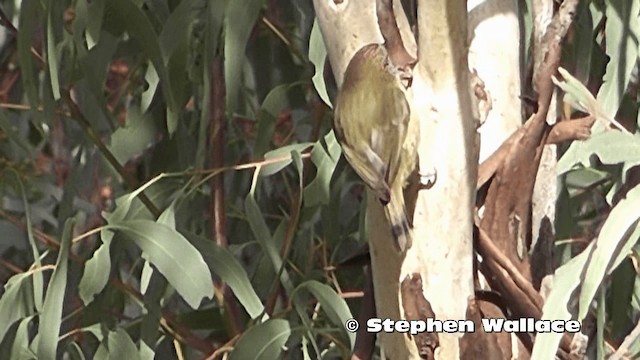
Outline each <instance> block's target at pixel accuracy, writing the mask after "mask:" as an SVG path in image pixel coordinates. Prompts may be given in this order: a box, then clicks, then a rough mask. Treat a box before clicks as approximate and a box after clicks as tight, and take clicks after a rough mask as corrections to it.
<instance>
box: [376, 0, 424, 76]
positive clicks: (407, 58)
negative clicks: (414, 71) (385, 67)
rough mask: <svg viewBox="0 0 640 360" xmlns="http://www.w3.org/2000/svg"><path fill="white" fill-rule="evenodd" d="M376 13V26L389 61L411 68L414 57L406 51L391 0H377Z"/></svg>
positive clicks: (414, 60) (400, 66) (401, 66)
mask: <svg viewBox="0 0 640 360" xmlns="http://www.w3.org/2000/svg"><path fill="white" fill-rule="evenodd" d="M376 13H377V15H378V26H379V27H380V32H381V33H382V37H383V38H384V41H385V47H386V48H387V51H388V52H389V57H390V58H391V61H392V62H393V63H394V64H395V65H396V66H397V67H399V68H403V69H404V68H407V67H409V68H412V67H413V65H415V63H416V59H415V58H414V57H413V56H411V55H410V54H409V52H407V49H405V47H404V44H403V43H402V37H401V36H400V29H398V23H397V22H396V16H395V13H394V12H393V0H378V1H377V2H376Z"/></svg>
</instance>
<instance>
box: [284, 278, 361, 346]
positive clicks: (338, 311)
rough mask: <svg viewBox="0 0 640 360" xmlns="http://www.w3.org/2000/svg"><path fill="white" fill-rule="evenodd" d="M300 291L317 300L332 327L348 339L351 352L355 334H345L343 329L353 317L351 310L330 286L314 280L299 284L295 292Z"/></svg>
mask: <svg viewBox="0 0 640 360" xmlns="http://www.w3.org/2000/svg"><path fill="white" fill-rule="evenodd" d="M300 289H305V290H307V291H309V292H310V293H311V294H312V295H313V297H315V298H316V299H317V300H318V302H319V303H320V306H322V309H323V310H324V311H325V313H327V316H328V317H329V319H330V320H331V322H333V324H334V325H336V326H337V327H339V328H340V329H341V330H342V331H343V333H344V334H346V335H347V336H348V337H349V341H350V343H351V350H353V347H354V345H355V341H356V334H355V333H351V332H347V331H346V330H345V328H344V323H345V322H346V321H347V320H348V319H351V318H353V315H351V310H349V306H347V303H346V302H345V301H344V299H343V298H341V297H340V295H338V293H336V292H335V290H333V289H332V288H331V287H330V286H328V285H325V284H322V283H320V282H318V281H315V280H309V281H306V282H304V283H302V284H300V285H299V286H298V288H297V289H296V291H298V290H300ZM294 292H295V291H294Z"/></svg>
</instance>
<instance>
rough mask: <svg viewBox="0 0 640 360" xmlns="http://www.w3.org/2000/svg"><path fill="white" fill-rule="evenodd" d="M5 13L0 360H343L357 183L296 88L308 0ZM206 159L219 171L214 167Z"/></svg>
mask: <svg viewBox="0 0 640 360" xmlns="http://www.w3.org/2000/svg"><path fill="white" fill-rule="evenodd" d="M1 7H2V10H3V11H4V13H5V14H6V15H7V18H8V20H9V22H10V23H14V24H19V26H18V27H19V29H18V30H17V31H12V30H11V26H10V25H8V30H6V33H7V39H6V41H5V43H4V46H3V50H2V52H1V54H2V68H3V74H4V75H3V77H2V93H1V94H0V95H1V96H2V99H1V101H0V102H1V103H2V108H3V109H2V111H1V112H0V129H1V133H2V142H1V143H0V146H1V150H0V153H1V154H2V165H1V166H2V171H1V172H0V181H1V185H2V187H1V189H2V202H3V206H2V208H3V210H2V211H1V212H0V216H1V220H0V227H1V228H2V231H3V232H4V234H5V236H3V237H2V248H1V251H2V260H3V261H2V263H3V264H4V266H3V268H2V279H3V282H4V283H5V287H4V292H3V293H2V297H1V298H0V324H2V325H0V339H3V340H2V342H1V344H0V347H1V348H2V350H1V351H2V353H3V354H11V358H17V357H20V358H36V357H37V358H43V359H44V358H57V357H60V356H69V357H72V358H85V357H86V358H93V357H96V358H103V357H117V356H119V357H122V358H137V357H140V358H152V357H158V358H175V357H176V356H180V357H181V356H184V357H187V358H194V357H201V356H203V355H205V356H209V355H212V354H213V353H214V351H216V350H217V351H218V353H216V356H218V355H221V354H223V353H225V352H230V355H231V358H239V359H246V358H265V359H270V358H275V357H277V356H278V354H279V353H281V352H282V351H283V349H285V347H284V346H285V345H286V348H288V349H290V350H288V351H287V352H288V353H290V356H294V357H297V356H299V355H295V354H301V352H300V351H303V352H304V353H305V354H307V356H313V357H316V356H320V354H322V356H323V357H327V358H341V357H343V356H346V354H348V353H349V352H350V349H351V348H352V346H353V342H354V335H353V334H350V333H346V331H345V330H344V328H343V326H342V324H343V323H344V321H345V320H346V319H348V318H351V317H352V311H355V310H356V309H357V306H358V303H359V301H358V300H357V299H356V300H353V301H352V300H348V302H347V300H345V298H347V296H346V295H347V294H349V292H348V291H347V292H343V291H342V289H341V285H340V284H349V287H353V288H357V287H358V285H357V284H359V283H360V282H361V280H362V277H363V274H362V272H360V271H356V272H353V271H351V269H349V268H344V267H340V266H338V264H340V262H341V261H343V260H344V259H346V258H348V257H349V256H350V255H351V254H353V253H354V252H355V251H357V250H358V249H360V248H361V247H362V243H361V242H360V238H361V237H362V236H360V235H358V229H359V223H360V222H361V219H360V217H359V216H358V211H359V205H356V206H354V204H358V201H356V200H357V198H358V197H360V196H361V193H362V186H361V185H359V184H358V183H357V182H356V181H354V176H353V175H352V174H351V173H350V171H345V169H346V167H345V166H344V165H343V164H342V163H339V158H340V155H341V152H340V148H339V145H338V144H337V142H336V140H335V138H334V137H333V135H332V133H330V132H328V131H329V129H330V125H329V122H328V120H329V111H328V110H329V109H328V107H327V106H326V105H325V104H324V103H323V102H322V100H320V98H319V97H318V96H317V95H316V91H315V89H314V87H313V85H312V82H311V77H312V76H313V74H314V67H313V65H312V63H311V61H310V60H309V58H308V56H307V55H306V54H308V53H310V52H311V53H315V54H317V55H314V56H315V57H316V58H317V57H318V56H320V57H322V55H321V54H322V49H323V48H324V44H322V39H321V37H318V36H316V37H315V40H314V41H313V43H312V45H313V48H312V49H309V46H308V41H309V40H308V39H309V37H310V34H311V28H312V25H313V20H314V15H313V9H312V6H311V4H310V2H307V3H298V2H291V3H287V4H286V6H282V7H272V6H269V7H266V6H265V3H264V1H259V0H257V1H246V2H245V1H227V2H224V1H203V0H182V1H179V0H167V1H162V0H161V1H137V0H109V1H106V0H93V1H86V0H73V1H44V2H38V1H30V0H27V1H24V2H22V4H20V6H19V8H16V7H14V5H13V3H12V2H4V3H2V4H1ZM318 54H319V55H318ZM221 58H224V65H223V67H224V68H223V71H222V72H223V74H224V79H225V81H224V83H222V78H221V77H220V76H219V75H218V74H217V73H215V71H216V70H215V69H214V67H212V66H211V64H212V63H214V62H216V61H217V60H216V59H221ZM314 61H319V62H318V63H323V60H314ZM317 70H318V74H319V76H320V78H321V79H322V74H323V70H324V68H323V66H319V67H318V68H317ZM322 83H324V81H323V80H322ZM219 84H223V86H224V87H225V90H226V91H225V92H226V97H225V99H226V100H225V105H226V106H225V107H224V109H226V110H225V114H226V115H227V116H226V118H227V120H226V121H225V122H224V123H223V124H222V126H223V128H224V129H223V130H222V131H224V135H225V137H223V138H222V139H224V141H225V143H224V144H222V146H221V147H217V146H216V144H210V143H209V142H210V137H213V136H215V135H214V134H215V131H219V130H214V128H215V127H218V126H220V124H219V123H215V120H213V118H214V115H212V114H213V113H214V112H215V111H216V110H217V109H218V108H219V107H220V106H221V105H220V104H219V103H216V102H215V101H216V100H215V99H212V97H213V96H215V95H214V87H215V86H218V85H219ZM330 91H331V90H330ZM213 149H223V150H224V158H223V160H224V164H231V165H233V166H227V167H222V168H220V167H217V168H214V167H212V161H210V159H209V158H210V157H211V155H210V154H212V151H213ZM216 151H217V150H216ZM262 159H264V160H262ZM235 164H243V165H235ZM216 176H217V177H223V178H224V189H223V193H224V201H225V204H226V213H227V217H226V223H225V225H226V234H225V235H226V238H227V240H228V243H229V244H228V246H221V245H220V244H219V243H217V242H216V240H217V239H216V236H215V235H214V234H213V233H212V230H211V229H212V228H213V221H214V220H213V214H212V212H211V211H210V210H209V209H210V208H211V203H210V202H211V200H210V199H211V194H212V193H213V192H214V191H215V189H213V188H212V186H214V185H213V183H212V182H211V179H212V178H214V177H216ZM332 179H334V181H333V183H332V182H331V180H332ZM114 199H115V200H114ZM64 223H68V224H69V225H68V226H65V229H64V231H62V230H63V229H62V227H63V226H62V224H64ZM72 223H75V226H73V225H71V224H72ZM25 230H26V232H25ZM56 257H57V260H56ZM222 283H224V284H226V285H227V286H228V287H229V288H230V289H231V291H232V294H233V299H234V300H233V301H232V300H229V298H228V296H229V293H226V292H224V291H223V290H222V288H221V287H220V284H222ZM231 303H235V305H236V308H235V309H234V308H233V307H231V305H233V304H231ZM230 304H231V305H230ZM238 306H239V307H238ZM234 317H235V318H234ZM238 324H239V326H240V328H237V326H238ZM55 334H60V336H59V337H58V336H56V335H55ZM225 344H226V346H224V345H225ZM260 344H262V345H260ZM7 356H9V355H7Z"/></svg>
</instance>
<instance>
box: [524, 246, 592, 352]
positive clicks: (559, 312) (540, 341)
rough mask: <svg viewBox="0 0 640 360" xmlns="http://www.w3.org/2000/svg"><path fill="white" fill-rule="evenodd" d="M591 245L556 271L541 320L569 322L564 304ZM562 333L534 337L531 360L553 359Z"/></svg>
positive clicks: (579, 273) (568, 299)
mask: <svg viewBox="0 0 640 360" xmlns="http://www.w3.org/2000/svg"><path fill="white" fill-rule="evenodd" d="M590 248H591V245H590V246H589V247H588V248H587V249H586V250H584V251H583V252H581V253H580V254H579V255H577V256H576V257H574V258H573V259H571V260H569V261H568V262H567V263H566V264H564V265H562V266H561V267H559V268H558V269H557V270H556V273H555V276H554V278H553V288H552V289H551V293H549V296H548V297H547V299H546V301H545V303H544V307H543V308H542V319H543V320H564V321H568V320H571V313H569V311H567V306H566V304H569V303H570V301H571V295H572V293H573V291H574V290H575V289H576V288H577V287H578V286H579V285H580V282H581V272H582V269H583V267H584V266H585V264H586V262H587V258H588V256H589V250H590ZM561 337H562V333H554V332H544V333H539V334H537V335H536V341H535V343H534V344H533V352H532V353H531V359H532V360H548V359H553V358H555V354H556V350H557V349H558V345H559V344H560V338H561Z"/></svg>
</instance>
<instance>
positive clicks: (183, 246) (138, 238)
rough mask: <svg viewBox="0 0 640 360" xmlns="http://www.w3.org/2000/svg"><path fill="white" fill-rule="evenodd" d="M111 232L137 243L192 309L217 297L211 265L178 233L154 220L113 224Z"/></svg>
mask: <svg viewBox="0 0 640 360" xmlns="http://www.w3.org/2000/svg"><path fill="white" fill-rule="evenodd" d="M108 228H109V229H112V230H118V231H121V232H122V233H123V234H125V235H127V236H128V237H129V238H130V239H131V240H133V241H134V242H135V243H136V245H137V246H138V247H139V248H140V249H142V257H143V258H144V259H145V260H147V261H149V262H151V264H153V265H154V266H155V267H156V269H158V271H160V273H161V274H162V275H164V277H165V278H166V279H167V281H169V283H170V284H171V286H173V287H174V288H175V289H176V290H177V291H178V293H179V294H180V296H182V298H183V299H184V300H185V301H186V302H187V303H188V304H189V306H191V307H192V308H197V307H198V306H199V305H200V302H201V301H202V299H203V298H205V297H206V298H211V297H213V283H212V281H211V272H210V271H209V268H208V267H207V264H206V263H205V262H204V259H203V258H202V255H200V253H199V252H198V251H197V250H196V249H195V248H194V247H193V245H191V243H189V241H188V240H187V239H185V237H184V236H182V234H180V233H179V232H177V231H176V230H174V229H171V228H170V227H169V226H167V225H164V224H159V223H156V222H154V221H150V220H125V221H122V222H118V223H112V224H110V225H108ZM185 259H188V261H185Z"/></svg>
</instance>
